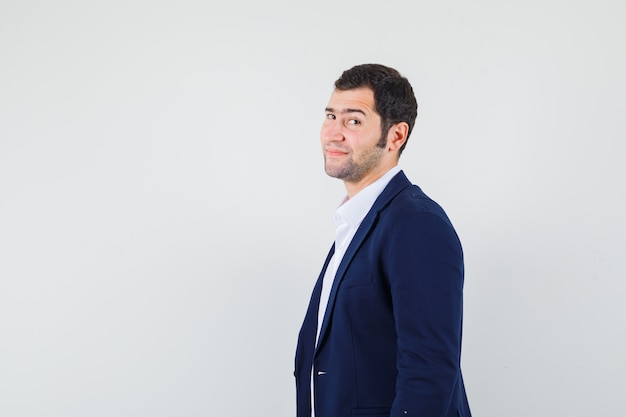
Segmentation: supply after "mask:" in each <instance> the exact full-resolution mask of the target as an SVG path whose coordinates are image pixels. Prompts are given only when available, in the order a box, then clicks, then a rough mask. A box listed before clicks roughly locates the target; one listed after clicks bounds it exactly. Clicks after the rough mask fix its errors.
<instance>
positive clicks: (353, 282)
mask: <svg viewBox="0 0 626 417" xmlns="http://www.w3.org/2000/svg"><path fill="white" fill-rule="evenodd" d="M373 281H374V276H373V275H372V273H371V272H366V273H362V274H355V275H346V276H345V277H344V278H343V280H342V281H341V287H342V288H354V287H362V286H364V285H369V284H371V283H372V282H373Z"/></svg>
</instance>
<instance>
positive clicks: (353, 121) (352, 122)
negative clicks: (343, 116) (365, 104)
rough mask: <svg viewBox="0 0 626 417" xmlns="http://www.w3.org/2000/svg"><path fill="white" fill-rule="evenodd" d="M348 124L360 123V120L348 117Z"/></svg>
mask: <svg viewBox="0 0 626 417" xmlns="http://www.w3.org/2000/svg"><path fill="white" fill-rule="evenodd" d="M348 124H349V125H360V124H361V121H359V120H357V119H350V120H348Z"/></svg>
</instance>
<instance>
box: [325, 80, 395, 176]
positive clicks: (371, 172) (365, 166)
mask: <svg viewBox="0 0 626 417" xmlns="http://www.w3.org/2000/svg"><path fill="white" fill-rule="evenodd" d="M320 140H321V143H322V150H323V153H324V168H325V170H326V173H327V174H328V175H329V176H331V177H335V178H339V179H342V180H343V181H344V183H346V185H348V183H350V184H358V183H371V182H373V181H375V180H376V179H377V178H378V177H380V176H382V174H384V173H385V172H386V171H387V170H388V169H389V168H391V167H392V166H393V165H395V163H396V162H397V158H393V155H391V154H390V151H389V150H388V149H387V134H385V135H384V136H381V117H380V115H379V114H378V113H377V112H376V108H375V101H374V92H373V91H372V90H371V89H370V88H357V89H353V90H344V91H342V90H335V91H334V92H333V94H332V95H331V97H330V101H329V103H328V107H327V108H326V118H325V120H324V123H323V124H322V129H321V132H320ZM359 188H362V187H359Z"/></svg>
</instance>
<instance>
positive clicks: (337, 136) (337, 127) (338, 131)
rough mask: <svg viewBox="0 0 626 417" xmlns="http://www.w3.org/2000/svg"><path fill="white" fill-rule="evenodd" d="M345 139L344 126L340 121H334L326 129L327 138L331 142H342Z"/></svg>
mask: <svg viewBox="0 0 626 417" xmlns="http://www.w3.org/2000/svg"><path fill="white" fill-rule="evenodd" d="M344 139H345V136H344V135H343V128H342V126H341V124H339V123H333V124H332V125H330V126H328V129H327V130H326V140H327V141H329V142H340V141H342V140H344Z"/></svg>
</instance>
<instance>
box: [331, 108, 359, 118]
mask: <svg viewBox="0 0 626 417" xmlns="http://www.w3.org/2000/svg"><path fill="white" fill-rule="evenodd" d="M326 113H341V114H346V113H361V114H362V115H363V116H367V114H365V112H364V111H363V110H361V109H343V110H341V111H340V112H337V111H335V109H333V108H332V107H326Z"/></svg>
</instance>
